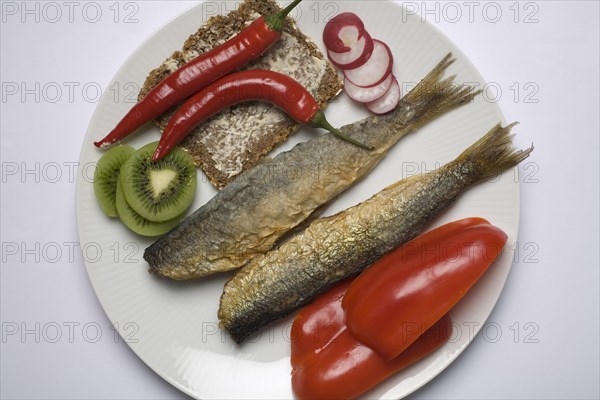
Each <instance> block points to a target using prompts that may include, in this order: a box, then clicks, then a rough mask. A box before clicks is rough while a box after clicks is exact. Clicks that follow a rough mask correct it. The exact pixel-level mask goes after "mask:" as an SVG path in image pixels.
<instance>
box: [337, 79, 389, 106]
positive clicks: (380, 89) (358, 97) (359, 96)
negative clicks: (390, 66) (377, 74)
mask: <svg viewBox="0 0 600 400" xmlns="http://www.w3.org/2000/svg"><path fill="white" fill-rule="evenodd" d="M393 81H394V76H393V75H392V73H389V74H388V76H387V78H385V79H384V80H383V82H381V83H380V84H379V85H375V86H371V87H366V88H364V87H360V86H356V85H355V84H354V83H352V82H350V81H349V80H348V79H344V90H345V91H346V94H347V95H348V97H350V98H351V99H352V100H355V101H358V102H360V103H369V102H372V101H375V100H377V99H379V98H381V97H382V96H383V95H385V94H386V93H387V91H388V90H389V88H390V87H391V86H392V83H393Z"/></svg>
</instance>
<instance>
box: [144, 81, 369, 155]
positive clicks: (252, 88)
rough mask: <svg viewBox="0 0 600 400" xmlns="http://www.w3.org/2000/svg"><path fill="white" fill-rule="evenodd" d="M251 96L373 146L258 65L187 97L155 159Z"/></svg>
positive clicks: (305, 92) (300, 91)
mask: <svg viewBox="0 0 600 400" xmlns="http://www.w3.org/2000/svg"><path fill="white" fill-rule="evenodd" d="M248 100H264V101H267V102H269V103H272V104H274V105H276V106H277V107H279V108H281V109H283V110H284V111H285V112H286V113H287V114H288V115H289V116H290V117H292V118H293V119H294V120H296V121H298V122H300V123H302V124H310V125H312V126H316V127H320V128H324V129H327V130H328V131H330V132H331V133H333V134H334V135H336V136H338V137H339V138H341V139H343V140H345V141H347V142H350V143H352V144H354V145H356V146H359V147H362V148H366V149H369V150H372V147H370V146H366V145H364V144H362V143H360V142H357V141H356V140H354V139H352V138H350V137H348V136H346V135H344V134H343V133H342V132H340V131H339V130H337V129H335V128H334V127H332V126H331V125H330V124H329V122H327V120H326V119H325V115H324V114H323V112H322V111H320V110H319V104H318V103H317V101H316V100H315V99H314V98H313V97H312V95H311V94H310V93H309V92H308V90H306V89H305V88H304V87H303V86H302V85H301V84H300V83H298V82H297V81H295V80H294V79H292V78H290V77H289V76H286V75H283V74H280V73H278V72H274V71H268V70H261V69H256V70H248V71H241V72H236V73H233V74H230V75H227V76H225V77H223V78H221V79H219V80H218V81H216V82H214V83H212V84H211V85H209V86H207V87H205V88H204V89H202V90H201V91H199V92H198V93H196V94H195V95H194V96H192V97H191V98H190V99H188V100H187V101H186V102H185V103H184V104H183V105H182V106H181V107H180V108H179V109H178V110H177V112H176V113H175V114H174V115H173V116H172V117H171V119H170V120H169V123H168V124H167V127H166V128H165V130H164V132H163V134H162V137H161V138H160V142H159V143H158V147H157V148H156V152H155V153H154V157H153V159H154V161H158V160H160V159H161V158H162V157H164V156H165V155H167V153H168V152H169V151H170V150H171V149H173V147H175V146H176V145H177V144H179V142H181V141H182V140H183V138H185V137H186V136H187V134H188V133H190V132H191V131H192V129H194V128H195V127H196V126H198V125H199V124H200V123H201V122H202V121H205V120H206V119H207V118H209V117H210V116H212V115H214V114H216V113H218V112H219V111H221V110H223V109H224V108H226V107H229V106H231V105H233V104H236V103H240V102H243V101H248Z"/></svg>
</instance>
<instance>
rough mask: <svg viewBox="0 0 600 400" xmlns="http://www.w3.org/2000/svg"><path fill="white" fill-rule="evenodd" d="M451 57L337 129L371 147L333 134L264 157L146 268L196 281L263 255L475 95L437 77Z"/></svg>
mask: <svg viewBox="0 0 600 400" xmlns="http://www.w3.org/2000/svg"><path fill="white" fill-rule="evenodd" d="M453 62H454V59H453V58H452V56H451V54H448V55H447V56H446V57H444V58H443V59H442V61H440V63H439V64H438V65H437V66H436V67H435V68H434V69H433V70H432V71H431V72H430V73H429V74H428V75H427V76H426V77H425V78H424V79H423V80H422V81H421V82H420V83H419V84H418V85H417V86H415V88H414V89H413V90H411V91H410V92H409V93H407V94H406V95H405V96H404V97H403V99H402V100H401V101H400V103H399V105H398V107H397V108H396V110H395V111H393V112H391V113H389V114H387V115H384V116H372V117H368V118H366V119H364V120H361V121H358V122H355V123H353V124H349V125H346V126H344V127H342V128H341V130H342V131H343V132H344V133H346V134H347V135H349V136H351V137H352V138H354V139H356V140H359V141H361V142H364V143H367V144H370V145H373V146H374V147H375V150H373V151H367V150H364V149H360V148H358V147H356V146H354V145H351V144H348V143H346V142H343V141H341V140H340V139H338V138H336V137H335V136H333V135H332V134H329V133H327V134H324V135H321V136H319V137H317V138H314V139H312V140H309V141H307V142H304V143H300V144H298V145H296V146H295V147H294V148H293V149H291V150H290V151H287V152H284V153H280V154H278V155H277V156H276V157H275V158H273V159H268V160H264V161H263V162H261V163H260V164H259V165H257V166H256V167H255V168H253V169H251V170H249V171H246V172H245V173H243V174H241V175H240V176H239V177H238V178H236V179H235V180H234V181H233V182H232V183H230V184H229V185H228V186H226V187H225V188H224V189H223V190H221V191H220V192H219V193H218V194H217V195H216V196H214V197H213V198H212V199H211V200H210V201H209V202H208V203H206V204H205V205H203V206H202V207H200V208H199V209H198V210H196V211H195V212H194V213H193V214H191V215H190V216H188V217H187V218H186V219H185V220H184V221H183V222H182V223H181V224H180V225H179V226H178V227H176V228H175V229H173V230H172V231H171V232H169V233H168V234H167V235H165V236H163V237H162V238H160V239H158V240H157V241H156V242H154V243H153V244H152V245H150V246H149V247H148V248H147V249H146V250H145V252H144V259H145V260H146V261H147V262H148V264H149V265H150V271H151V272H154V273H156V274H158V275H162V276H164V277H167V278H171V279H177V280H181V279H196V278H201V277H204V276H207V275H211V274H213V273H216V272H223V271H229V270H233V269H237V268H239V267H241V266H242V265H244V264H245V263H247V262H248V261H249V260H250V259H252V258H254V257H256V256H258V255H261V254H264V253H266V252H267V251H269V250H270V249H271V248H272V247H273V246H274V244H275V243H276V242H277V240H278V239H279V238H281V237H282V236H283V235H285V233H286V232H288V231H290V230H291V229H293V228H294V227H296V226H297V225H299V224H300V223H302V221H304V220H305V219H306V218H307V217H309V216H310V214H311V213H312V212H313V211H315V210H316V209H317V208H319V207H320V206H321V205H323V204H325V203H327V202H329V201H331V200H332V199H333V198H335V197H336V196H338V195H339V194H340V193H342V192H343V191H344V190H346V189H347V188H348V187H350V186H351V185H352V184H353V183H354V182H356V181H357V180H359V179H360V178H362V177H364V176H366V175H367V174H368V173H369V172H370V171H371V170H372V169H373V168H374V167H375V166H376V165H377V164H378V163H379V162H380V161H381V160H382V159H383V157H384V156H385V155H386V153H387V151H388V150H389V149H390V147H392V146H393V145H394V144H395V143H396V142H397V141H398V140H399V139H400V138H402V137H403V136H405V135H406V134H408V133H409V132H411V131H413V130H415V129H417V128H419V127H420V126H422V125H424V124H426V123H427V122H429V121H431V120H433V119H435V118H437V117H439V116H441V115H443V114H445V113H446V112H448V111H450V110H452V109H454V108H457V107H459V106H461V105H463V104H467V103H469V102H471V101H472V99H473V98H474V97H475V95H477V94H478V93H479V92H476V91H474V90H473V88H471V87H468V86H457V85H456V84H455V83H454V76H452V77H449V78H446V79H442V75H443V74H444V72H445V70H446V69H447V68H448V66H449V65H450V64H452V63H453Z"/></svg>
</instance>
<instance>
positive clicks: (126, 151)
mask: <svg viewBox="0 0 600 400" xmlns="http://www.w3.org/2000/svg"><path fill="white" fill-rule="evenodd" d="M133 153H135V149H134V148H133V147H131V146H122V145H118V146H114V147H112V148H111V149H110V150H108V151H107V152H106V153H104V155H103V156H102V157H100V160H98V164H96V169H95V171H94V193H96V199H97V200H98V203H99V204H100V208H102V211H104V213H105V214H106V215H108V216H109V217H118V216H119V215H118V214H117V207H116V204H115V201H116V196H117V182H118V179H119V171H120V170H121V166H123V164H125V161H127V159H128V158H129V157H130V156H131V155H132V154H133Z"/></svg>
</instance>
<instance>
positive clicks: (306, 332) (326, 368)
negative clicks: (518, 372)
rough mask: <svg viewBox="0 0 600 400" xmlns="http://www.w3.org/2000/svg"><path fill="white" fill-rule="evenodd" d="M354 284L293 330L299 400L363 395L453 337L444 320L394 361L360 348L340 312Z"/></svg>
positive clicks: (319, 303) (314, 308) (299, 319)
mask: <svg viewBox="0 0 600 400" xmlns="http://www.w3.org/2000/svg"><path fill="white" fill-rule="evenodd" d="M350 284H351V280H347V281H344V282H342V283H340V284H338V285H337V286H335V287H333V288H332V289H331V290H329V291H328V292H327V293H325V294H324V295H322V296H320V297H319V298H318V299H317V300H316V301H315V302H313V303H312V304H310V305H309V306H307V307H305V308H303V309H302V311H300V313H299V314H298V315H297V316H296V319H295V320H294V323H293V325H292V338H293V341H292V354H291V363H292V368H293V370H292V388H293V390H294V394H295V395H296V397H297V398H299V399H342V398H353V397H356V396H359V395H361V394H362V393H364V392H366V391H367V390H369V389H371V388H372V387H373V386H375V385H377V384H378V383H379V382H381V381H383V380H384V379H386V378H387V377H389V376H390V375H393V374H394V373H396V372H397V371H399V370H401V369H402V368H404V367H406V366H408V365H410V364H412V363H414V362H416V361H417V360H419V359H421V358H423V357H425V356H426V355H428V354H429V353H431V352H432V351H434V350H435V349H437V348H438V347H439V346H441V345H442V344H443V343H445V342H446V340H447V339H448V337H449V335H450V333H451V332H452V326H451V320H450V317H449V316H448V315H446V316H444V317H443V318H442V319H441V320H440V321H438V322H437V323H436V324H435V325H434V326H432V327H431V328H430V329H429V330H428V331H427V332H426V333H425V334H423V335H422V336H421V337H420V338H419V339H418V340H417V341H416V342H415V343H414V344H413V345H412V346H410V347H409V348H408V349H406V351H405V352H403V353H402V354H401V355H399V356H398V357H396V358H395V359H393V360H391V361H386V360H384V359H383V358H382V357H381V356H379V355H378V354H377V353H375V352H374V351H373V350H371V349H370V348H368V347H366V346H364V345H362V344H361V343H359V342H358V341H357V340H356V339H355V338H354V337H353V336H352V335H351V334H350V333H349V332H348V330H347V329H346V326H345V324H344V312H343V310H342V307H341V303H342V298H343V296H344V292H345V291H346V289H347V288H348V286H349V285H350Z"/></svg>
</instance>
